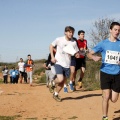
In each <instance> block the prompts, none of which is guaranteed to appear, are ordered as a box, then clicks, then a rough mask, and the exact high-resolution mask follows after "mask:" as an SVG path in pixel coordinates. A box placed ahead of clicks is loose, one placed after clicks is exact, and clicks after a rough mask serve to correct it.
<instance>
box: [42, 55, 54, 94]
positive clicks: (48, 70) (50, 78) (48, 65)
mask: <svg viewBox="0 0 120 120" xmlns="http://www.w3.org/2000/svg"><path fill="white" fill-rule="evenodd" d="M51 66H52V62H51V55H50V54H49V55H48V59H47V60H46V61H45V63H44V67H45V69H46V70H45V74H46V86H47V87H48V88H49V91H50V92H51V93H52V92H53V89H52V86H53V80H54V76H55V75H54V74H53V73H52V71H51Z"/></svg>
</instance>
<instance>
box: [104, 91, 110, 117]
mask: <svg viewBox="0 0 120 120" xmlns="http://www.w3.org/2000/svg"><path fill="white" fill-rule="evenodd" d="M102 92H103V100H102V111H103V116H108V108H109V99H110V96H111V90H110V89H105V90H102Z"/></svg>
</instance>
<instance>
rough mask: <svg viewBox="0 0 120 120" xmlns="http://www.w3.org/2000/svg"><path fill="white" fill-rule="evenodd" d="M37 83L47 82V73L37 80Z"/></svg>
mask: <svg viewBox="0 0 120 120" xmlns="http://www.w3.org/2000/svg"><path fill="white" fill-rule="evenodd" d="M37 83H46V75H45V74H43V75H42V76H41V77H40V78H39V79H38V81H37Z"/></svg>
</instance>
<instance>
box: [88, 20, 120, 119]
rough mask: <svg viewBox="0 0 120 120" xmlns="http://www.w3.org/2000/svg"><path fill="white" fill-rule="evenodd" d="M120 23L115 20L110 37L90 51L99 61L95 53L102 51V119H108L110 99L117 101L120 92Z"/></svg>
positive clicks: (111, 26) (90, 54)
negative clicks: (119, 37)
mask: <svg viewBox="0 0 120 120" xmlns="http://www.w3.org/2000/svg"><path fill="white" fill-rule="evenodd" d="M119 34H120V23H118V22H113V23H112V24H111V25H110V37H109V38H107V39H105V40H102V41H101V42H99V43H98V44H97V45H96V46H95V47H94V48H93V49H92V51H90V52H89V53H88V55H87V56H88V58H89V59H93V60H94V61H99V60H100V59H101V57H99V56H95V55H94V54H95V53H98V52H99V53H101V55H102V65H101V69H100V81H101V89H102V93H103V100H102V112H103V118H102V120H108V108H109V100H111V101H112V102H114V103H115V102H116V101H117V100H118V97H119V93H120V40H119V39H118V38H117V37H118V36H119Z"/></svg>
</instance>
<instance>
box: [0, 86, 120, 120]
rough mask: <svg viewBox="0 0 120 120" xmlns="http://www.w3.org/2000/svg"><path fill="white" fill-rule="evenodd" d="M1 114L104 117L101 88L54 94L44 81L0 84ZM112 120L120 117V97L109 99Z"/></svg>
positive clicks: (82, 119) (25, 118)
mask: <svg viewBox="0 0 120 120" xmlns="http://www.w3.org/2000/svg"><path fill="white" fill-rule="evenodd" d="M0 89H2V90H4V93H3V94H2V95H0V116H14V115H19V116H20V117H18V118H17V119H16V120H101V116H102V111H101V101H102V97H101V90H96V91H80V90H77V91H76V92H72V93H71V92H69V93H64V92H63V90H62V91H61V93H60V96H61V97H62V100H63V101H62V102H56V101H55V100H54V99H53V98H52V93H50V92H49V90H48V88H46V86H45V85H42V84H41V85H40V84H39V85H38V84H34V86H33V87H30V86H29V84H0ZM109 120H120V99H119V100H118V102H117V103H115V104H113V103H111V102H110V110H109Z"/></svg>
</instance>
